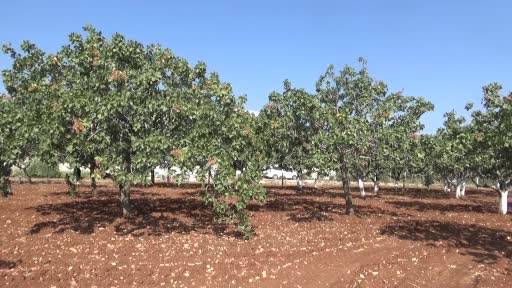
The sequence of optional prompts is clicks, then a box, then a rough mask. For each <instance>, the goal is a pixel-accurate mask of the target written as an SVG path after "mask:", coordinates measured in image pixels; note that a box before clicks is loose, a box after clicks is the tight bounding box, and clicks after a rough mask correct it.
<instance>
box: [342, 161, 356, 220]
mask: <svg viewBox="0 0 512 288" xmlns="http://www.w3.org/2000/svg"><path fill="white" fill-rule="evenodd" d="M344 170H345V169H342V172H341V175H342V182H343V192H344V193H345V214H347V215H354V205H353V204H352V194H350V177H349V176H348V172H347V171H344Z"/></svg>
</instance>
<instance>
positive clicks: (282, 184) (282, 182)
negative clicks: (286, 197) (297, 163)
mask: <svg viewBox="0 0 512 288" xmlns="http://www.w3.org/2000/svg"><path fill="white" fill-rule="evenodd" d="M281 187H284V172H283V171H281Z"/></svg>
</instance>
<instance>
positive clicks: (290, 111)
mask: <svg viewBox="0 0 512 288" xmlns="http://www.w3.org/2000/svg"><path fill="white" fill-rule="evenodd" d="M319 104H320V102H319V101H318V99H317V98H316V97H314V95H311V94H309V93H307V92H306V91H305V90H304V89H298V88H293V87H292V85H291V83H290V82H289V81H288V80H286V81H284V92H283V93H282V94H281V93H277V92H273V93H271V94H270V96H269V103H268V104H266V105H265V106H264V107H263V109H262V110H261V112H260V114H259V115H258V117H259V121H260V125H261V126H260V136H261V137H263V138H264V140H265V141H266V147H267V149H266V151H267V156H268V159H269V164H277V165H279V166H281V167H288V168H291V169H293V170H295V171H297V173H298V176H297V177H298V179H297V189H298V190H300V189H301V188H302V176H303V175H304V174H308V173H311V172H312V171H319V170H320V169H321V168H322V164H321V163H322V162H323V161H322V159H321V158H322V151H321V150H320V147H318V145H316V144H317V143H315V139H316V137H317V134H318V132H319V131H320V130H319V129H318V128H319V124H320V120H321V119H320V113H319V111H320V110H319V108H320V105H319Z"/></svg>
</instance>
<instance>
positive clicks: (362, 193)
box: [357, 178, 366, 199]
mask: <svg viewBox="0 0 512 288" xmlns="http://www.w3.org/2000/svg"><path fill="white" fill-rule="evenodd" d="M357 182H358V184H359V193H361V198H363V199H366V193H365V192H364V182H363V179H361V178H358V179H357Z"/></svg>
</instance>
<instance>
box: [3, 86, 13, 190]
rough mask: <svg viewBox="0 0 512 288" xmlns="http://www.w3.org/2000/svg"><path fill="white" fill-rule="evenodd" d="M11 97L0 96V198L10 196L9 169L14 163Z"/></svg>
mask: <svg viewBox="0 0 512 288" xmlns="http://www.w3.org/2000/svg"><path fill="white" fill-rule="evenodd" d="M13 112H14V111H13V109H12V103H11V97H10V96H9V97H8V96H6V95H0V196H2V197H8V196H9V195H12V187H11V182H10V180H9V176H10V175H11V168H12V166H13V165H14V163H15V156H16V153H15V151H13V150H15V149H16V142H15V141H16V136H15V130H14V127H13V118H14V115H13Z"/></svg>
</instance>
